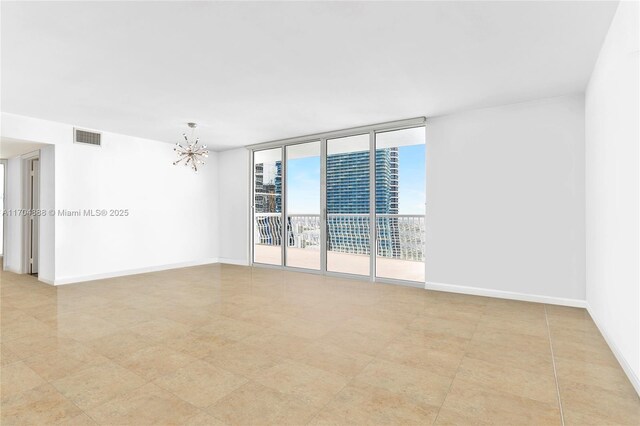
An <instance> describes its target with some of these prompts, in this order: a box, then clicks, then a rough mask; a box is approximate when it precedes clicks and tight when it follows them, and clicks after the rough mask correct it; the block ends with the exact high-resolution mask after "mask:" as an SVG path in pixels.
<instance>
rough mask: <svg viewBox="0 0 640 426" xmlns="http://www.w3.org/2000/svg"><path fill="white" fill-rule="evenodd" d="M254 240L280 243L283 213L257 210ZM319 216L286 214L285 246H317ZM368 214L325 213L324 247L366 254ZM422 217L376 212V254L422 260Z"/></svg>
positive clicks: (270, 243)
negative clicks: (325, 232)
mask: <svg viewBox="0 0 640 426" xmlns="http://www.w3.org/2000/svg"><path fill="white" fill-rule="evenodd" d="M254 224H255V226H254V233H255V235H254V242H255V244H260V245H271V246H280V245H281V243H282V215H281V214H280V213H256V214H255V218H254ZM320 226H321V221H320V215H319V214H316V215H314V214H304V215H298V214H291V215H288V217H287V236H286V238H287V246H288V247H295V248H304V249H312V250H313V249H316V250H319V249H320ZM369 226H370V221H369V215H368V214H328V215H327V249H328V250H330V251H334V252H342V253H349V254H362V255H368V254H369V250H370V247H371V244H370V241H369V240H370V232H369ZM424 238H425V218H424V216H423V215H403V214H378V215H376V246H377V250H376V254H377V256H380V257H386V258H391V259H400V260H413V261H424V251H425V241H424Z"/></svg>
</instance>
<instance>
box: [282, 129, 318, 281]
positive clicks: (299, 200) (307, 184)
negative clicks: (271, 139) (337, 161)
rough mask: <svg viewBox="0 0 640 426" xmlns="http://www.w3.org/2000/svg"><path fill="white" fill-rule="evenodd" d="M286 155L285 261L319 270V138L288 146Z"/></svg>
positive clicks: (300, 266)
mask: <svg viewBox="0 0 640 426" xmlns="http://www.w3.org/2000/svg"><path fill="white" fill-rule="evenodd" d="M286 156H287V185H286V194H287V195H286V203H287V246H286V247H287V256H286V259H287V261H286V265H287V266H293V267H297V268H307V269H316V270H320V142H309V143H302V144H298V145H291V146H288V147H287V148H286Z"/></svg>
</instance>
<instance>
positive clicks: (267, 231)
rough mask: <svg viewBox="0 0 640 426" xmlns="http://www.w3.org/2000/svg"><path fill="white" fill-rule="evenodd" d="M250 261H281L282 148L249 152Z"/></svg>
mask: <svg viewBox="0 0 640 426" xmlns="http://www.w3.org/2000/svg"><path fill="white" fill-rule="evenodd" d="M253 261H254V262H255V263H264V264H267V265H282V148H274V149H267V150H263V151H256V152H254V153H253Z"/></svg>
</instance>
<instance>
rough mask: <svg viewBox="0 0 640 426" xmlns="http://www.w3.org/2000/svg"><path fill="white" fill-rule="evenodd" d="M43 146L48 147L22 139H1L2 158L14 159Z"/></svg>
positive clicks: (0, 150)
mask: <svg viewBox="0 0 640 426" xmlns="http://www.w3.org/2000/svg"><path fill="white" fill-rule="evenodd" d="M43 146H46V144H44V143H37V142H30V141H23V140H20V139H12V138H0V158H13V157H17V156H18V155H23V154H28V153H30V152H33V151H35V150H38V149H40V148H42V147H43Z"/></svg>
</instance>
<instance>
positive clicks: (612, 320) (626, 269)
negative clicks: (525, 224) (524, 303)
mask: <svg viewBox="0 0 640 426" xmlns="http://www.w3.org/2000/svg"><path fill="white" fill-rule="evenodd" d="M639 13H640V11H639V6H638V3H637V2H621V3H620V5H619V7H618V11H617V13H616V15H615V17H614V19H613V21H612V23H611V28H610V29H609V34H608V35H607V38H606V40H605V42H604V44H603V47H602V50H601V52H600V56H599V58H598V62H597V64H596V67H595V69H594V71H593V74H592V76H591V80H590V81H589V85H588V87H587V92H586V116H585V119H586V237H587V240H586V244H587V280H586V281H587V285H586V290H587V294H586V297H587V302H588V305H589V311H590V313H591V315H592V316H593V318H594V320H595V321H596V323H597V324H598V326H599V327H600V330H601V331H602V333H603V335H604V336H605V338H606V339H607V340H608V342H609V345H610V346H611V347H612V349H613V350H614V353H616V355H617V356H618V360H619V361H620V363H621V365H622V366H623V368H625V370H626V371H627V374H628V375H629V377H630V379H631V381H632V383H633V384H634V385H635V387H636V390H637V391H638V393H640V381H639V379H638V378H639V377H640V207H639V205H640V171H639V170H640V158H639V157H640V150H639V148H638V146H639V143H640V142H639V141H640V131H639V127H640V121H639V118H638V117H640V107H639V103H640V101H639V91H640V85H639V84H638V79H639V78H640V77H639V76H640V66H639V61H638V55H639V53H638V50H639V46H638V37H639V30H638V26H639V25H638V20H639V18H638V14H639Z"/></svg>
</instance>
